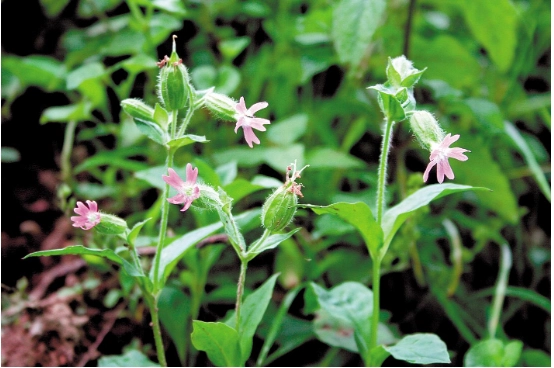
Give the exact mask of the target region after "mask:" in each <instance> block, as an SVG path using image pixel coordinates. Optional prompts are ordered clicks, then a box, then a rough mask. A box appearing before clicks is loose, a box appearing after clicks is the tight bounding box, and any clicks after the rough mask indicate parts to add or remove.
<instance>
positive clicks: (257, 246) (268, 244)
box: [247, 227, 301, 259]
mask: <svg viewBox="0 0 554 368" xmlns="http://www.w3.org/2000/svg"><path fill="white" fill-rule="evenodd" d="M300 229H301V228H300V227H297V228H296V229H294V230H291V231H289V232H288V233H286V234H274V235H270V236H268V237H267V238H266V239H264V240H263V241H262V242H260V240H261V239H258V240H257V241H255V242H254V243H253V244H252V246H251V247H250V249H249V250H248V253H247V254H248V257H249V258H250V259H252V258H254V257H255V256H256V255H258V254H260V253H262V252H263V251H266V250H269V249H273V248H276V247H277V246H278V245H279V244H281V243H282V242H284V241H285V240H287V239H288V238H290V237H291V236H293V235H294V234H296V233H297V232H298V231H299V230H300Z"/></svg>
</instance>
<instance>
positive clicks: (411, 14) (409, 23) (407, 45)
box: [403, 0, 416, 57]
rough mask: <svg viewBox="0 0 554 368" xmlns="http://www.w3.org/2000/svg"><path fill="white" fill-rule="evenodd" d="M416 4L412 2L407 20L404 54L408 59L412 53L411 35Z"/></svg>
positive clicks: (414, 0)
mask: <svg viewBox="0 0 554 368" xmlns="http://www.w3.org/2000/svg"><path fill="white" fill-rule="evenodd" d="M415 3H416V0H410V5H409V6H408V19H407V20H406V27H405V28H404V47H403V52H404V56H406V57H408V54H409V53H410V35H411V33H412V21H413V19H414V13H415Z"/></svg>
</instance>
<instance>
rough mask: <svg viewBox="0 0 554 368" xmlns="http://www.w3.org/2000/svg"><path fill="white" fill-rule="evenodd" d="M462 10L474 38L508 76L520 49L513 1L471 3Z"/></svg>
mask: <svg viewBox="0 0 554 368" xmlns="http://www.w3.org/2000/svg"><path fill="white" fill-rule="evenodd" d="M460 6H461V10H462V12H463V14H464V17H465V20H466V22H467V24H468V26H469V29H470V30H471V33H473V36H474V37H475V38H476V39H477V41H479V42H480V43H481V44H482V45H483V46H484V47H485V49H486V50H487V53H488V54H489V56H490V58H491V59H492V61H493V62H494V63H495V64H496V66H497V67H498V69H499V70H500V71H501V72H507V71H508V69H509V68H510V66H511V65H512V62H513V60H514V54H515V50H516V45H517V32H518V27H517V26H518V23H519V19H518V14H517V11H516V8H515V6H514V5H513V4H512V2H511V1H510V0H496V1H480V0H467V1H464V2H463V5H462V3H460ZM483 14H487V16H486V17H483Z"/></svg>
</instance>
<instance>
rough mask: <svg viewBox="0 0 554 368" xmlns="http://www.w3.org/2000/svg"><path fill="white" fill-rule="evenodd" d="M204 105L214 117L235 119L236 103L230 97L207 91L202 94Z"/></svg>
mask: <svg viewBox="0 0 554 368" xmlns="http://www.w3.org/2000/svg"><path fill="white" fill-rule="evenodd" d="M204 105H205V106H206V108H207V109H208V110H210V112H211V113H212V114H214V115H215V117H216V118H219V119H221V120H225V121H235V120H236V118H235V115H236V110H235V106H236V105H237V103H236V102H235V101H234V100H233V99H232V98H230V97H228V96H226V95H224V94H221V93H217V92H213V91H209V92H208V93H206V95H205V96H204Z"/></svg>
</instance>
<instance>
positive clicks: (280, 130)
mask: <svg viewBox="0 0 554 368" xmlns="http://www.w3.org/2000/svg"><path fill="white" fill-rule="evenodd" d="M307 126H308V115H306V114H296V115H293V116H291V117H289V118H286V119H284V120H281V121H277V122H275V123H272V124H271V125H270V126H269V127H268V128H267V138H269V140H270V141H272V142H273V143H275V144H279V145H286V144H291V143H293V142H294V141H296V140H297V139H298V138H300V137H302V135H303V134H304V133H305V132H306V127H307Z"/></svg>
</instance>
